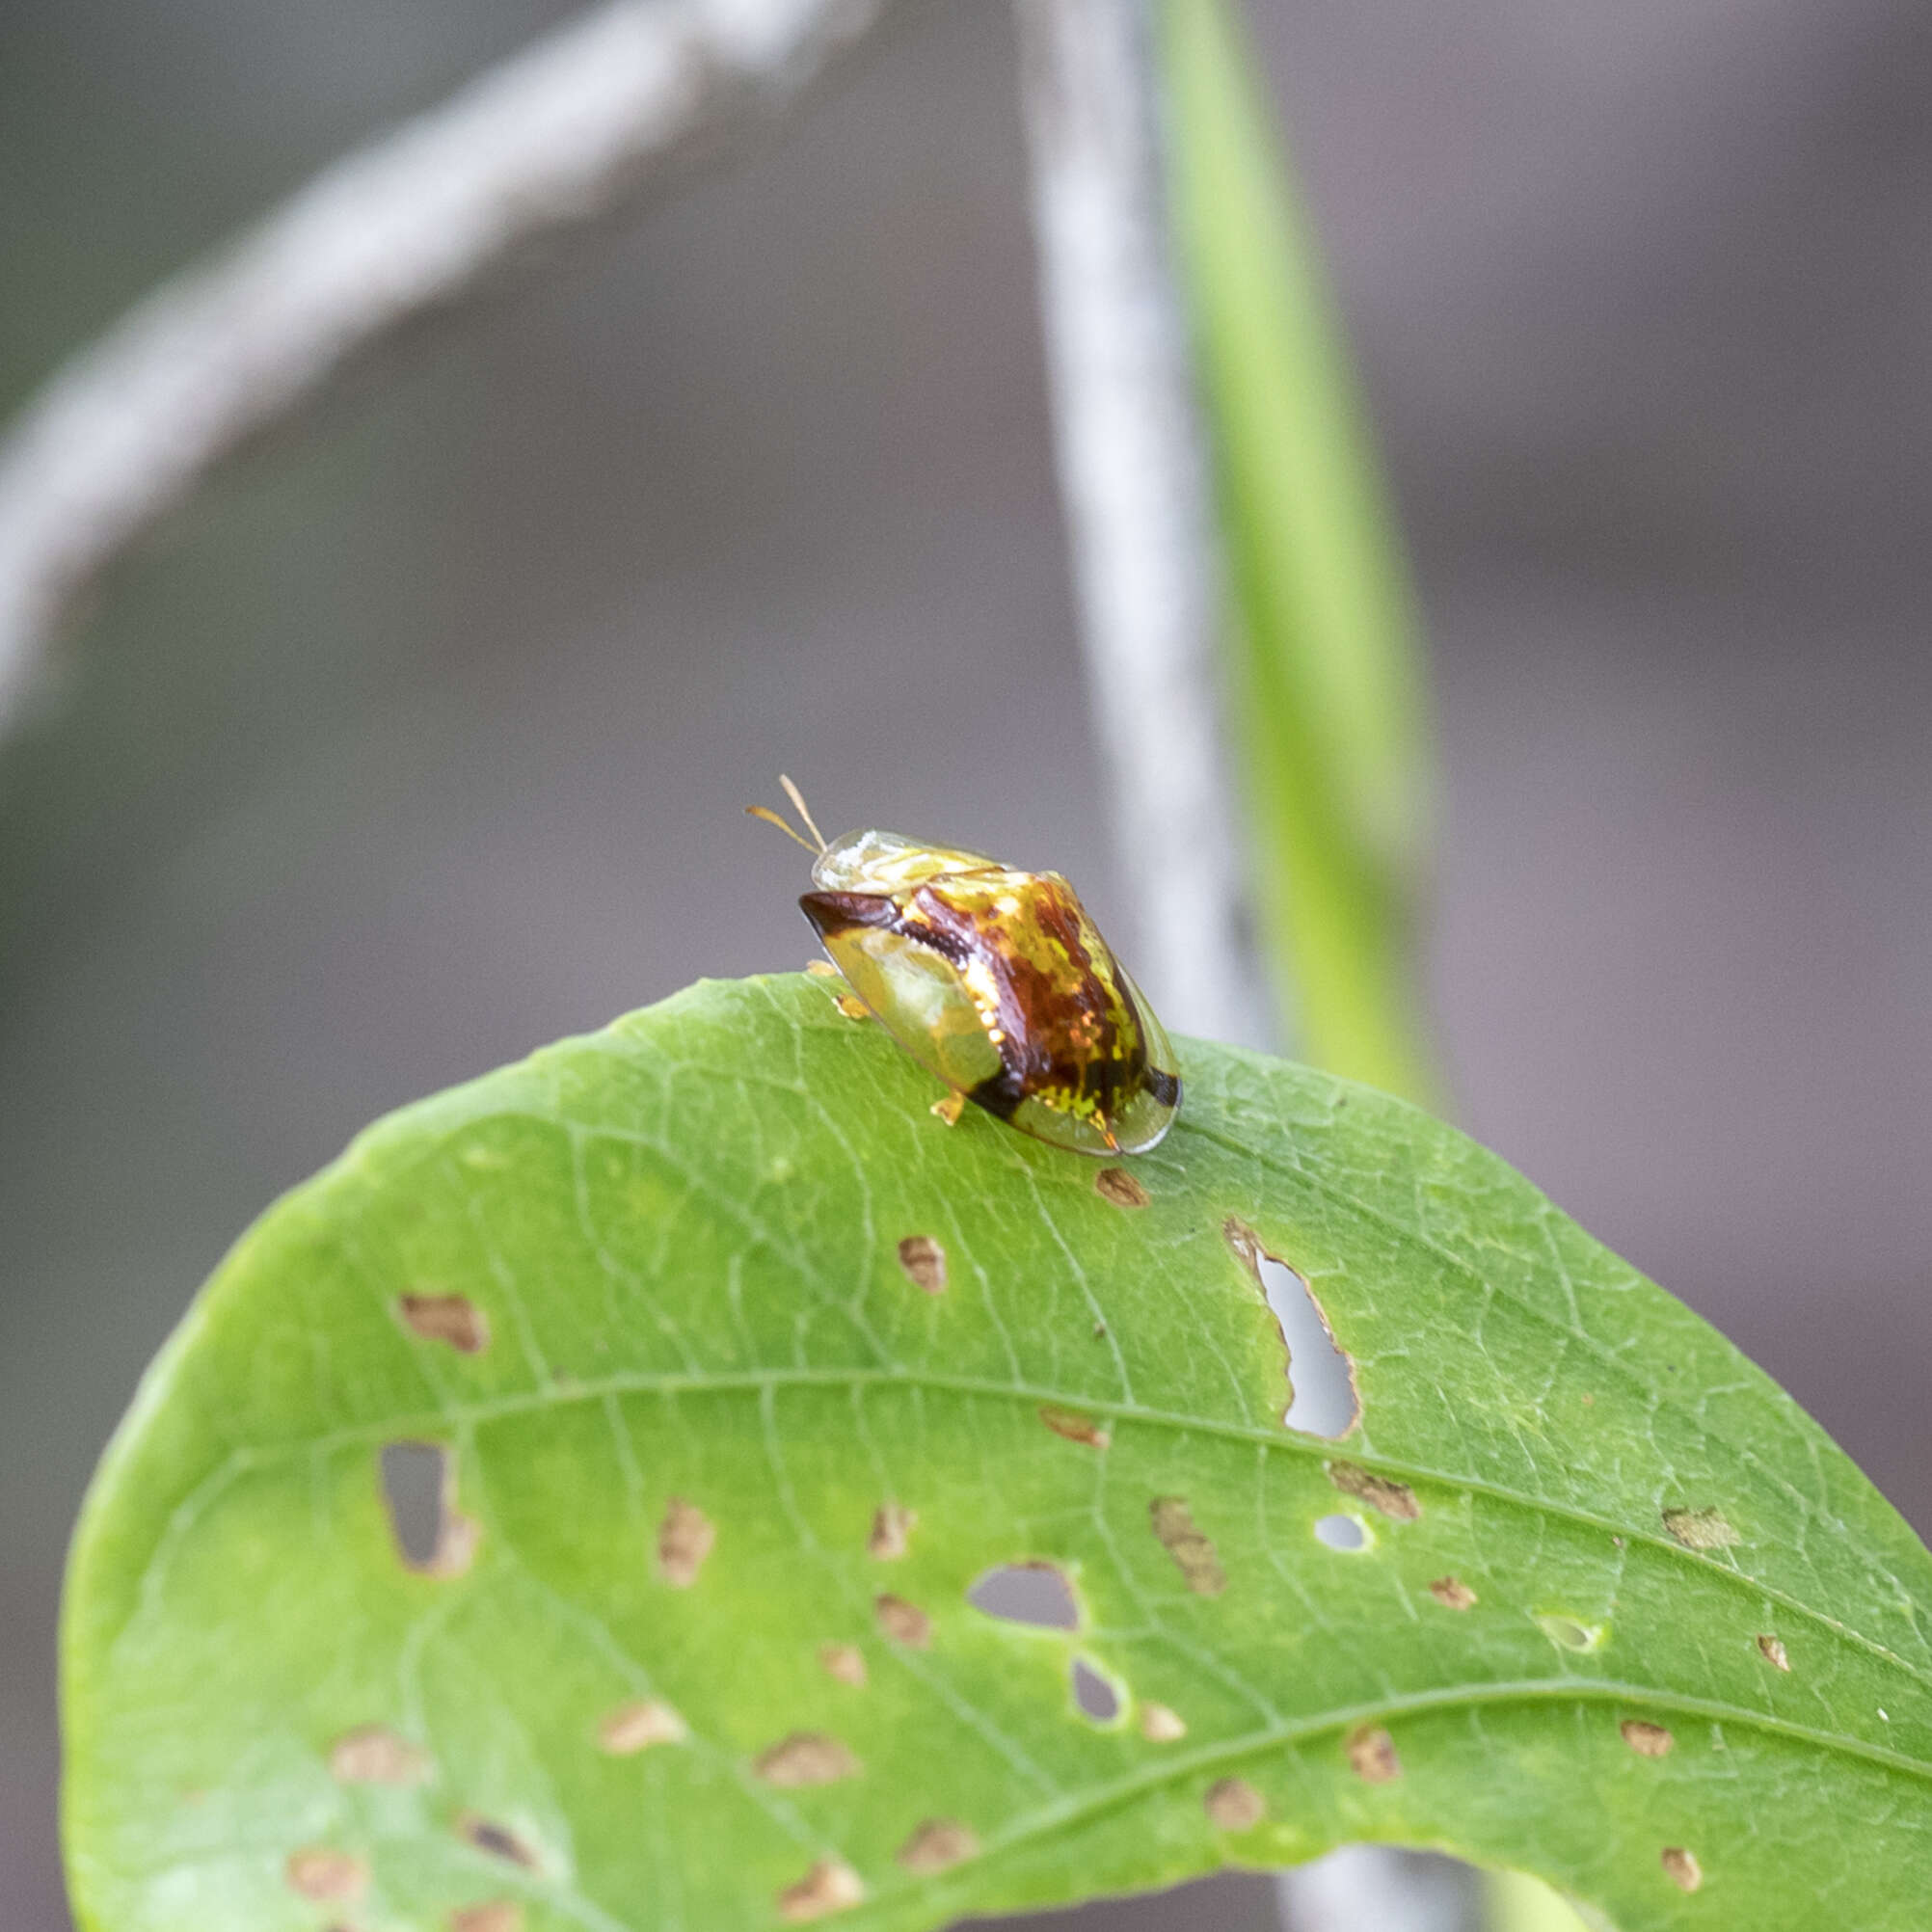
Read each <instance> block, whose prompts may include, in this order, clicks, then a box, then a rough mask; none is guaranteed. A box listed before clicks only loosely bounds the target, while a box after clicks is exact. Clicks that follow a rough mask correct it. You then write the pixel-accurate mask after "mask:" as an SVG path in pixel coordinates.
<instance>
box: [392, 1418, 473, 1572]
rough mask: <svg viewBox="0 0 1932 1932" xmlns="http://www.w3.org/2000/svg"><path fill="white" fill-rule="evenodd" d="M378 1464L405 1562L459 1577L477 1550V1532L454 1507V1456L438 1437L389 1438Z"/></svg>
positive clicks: (396, 1538) (395, 1532) (397, 1541)
mask: <svg viewBox="0 0 1932 1932" xmlns="http://www.w3.org/2000/svg"><path fill="white" fill-rule="evenodd" d="M380 1463H381V1475H382V1488H383V1502H384V1505H385V1507H386V1508H387V1509H388V1510H389V1528H390V1530H391V1532H392V1533H393V1534H394V1537H395V1542H396V1548H397V1549H398V1550H399V1551H400V1552H401V1554H402V1560H403V1562H404V1563H405V1564H407V1565H408V1566H409V1568H410V1569H412V1570H416V1571H419V1572H420V1573H421V1574H422V1575H424V1576H460V1575H461V1574H462V1573H463V1572H464V1571H465V1570H468V1569H469V1568H470V1560H471V1558H473V1557H474V1556H475V1554H476V1540H477V1537H478V1534H479V1531H478V1529H477V1526H476V1524H475V1523H474V1522H472V1521H471V1520H470V1518H469V1517H468V1516H465V1515H464V1514H463V1513H462V1512H461V1511H460V1510H459V1509H458V1508H457V1507H456V1459H455V1458H454V1457H453V1456H452V1455H451V1454H450V1453H449V1451H448V1450H447V1449H446V1448H444V1447H443V1444H442V1443H440V1442H386V1443H384V1444H383V1449H382V1456H381V1458H380Z"/></svg>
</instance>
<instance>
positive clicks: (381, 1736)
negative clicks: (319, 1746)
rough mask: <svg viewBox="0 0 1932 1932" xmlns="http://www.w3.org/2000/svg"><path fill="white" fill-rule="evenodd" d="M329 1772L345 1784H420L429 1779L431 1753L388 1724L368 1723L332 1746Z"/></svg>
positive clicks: (345, 1732)
mask: <svg viewBox="0 0 1932 1932" xmlns="http://www.w3.org/2000/svg"><path fill="white" fill-rule="evenodd" d="M329 1770H330V1773H331V1775H332V1776H333V1777H335V1779H336V1780H337V1781H338V1782H339V1783H341V1784H420V1783H421V1782H422V1780H423V1779H425V1778H427V1777H428V1776H429V1753H428V1752H426V1751H423V1750H420V1749H418V1748H417V1747H416V1745H414V1744H411V1743H410V1742H409V1741H408V1739H406V1738H402V1737H398V1736H397V1735H396V1733H395V1732H394V1731H391V1730H389V1727H388V1726H387V1725H382V1724H365V1725H362V1726H361V1727H360V1728H359V1729H357V1730H355V1731H344V1732H343V1733H342V1734H341V1736H340V1737H338V1738H337V1739H336V1740H335V1743H334V1744H332V1745H331V1746H330V1747H329Z"/></svg>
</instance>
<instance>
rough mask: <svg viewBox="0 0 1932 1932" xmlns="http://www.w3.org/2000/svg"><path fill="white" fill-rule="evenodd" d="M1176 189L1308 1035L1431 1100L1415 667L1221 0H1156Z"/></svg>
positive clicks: (1385, 521)
mask: <svg viewBox="0 0 1932 1932" xmlns="http://www.w3.org/2000/svg"><path fill="white" fill-rule="evenodd" d="M1164 17H1165V47H1166V64H1167V81H1168V91H1169V106H1170V120H1171V144H1170V145H1171V154H1172V171H1173V181H1172V187H1173V205H1174V214H1175V220H1176V224H1177V228H1178V234H1179V241H1180V248H1181V254H1182V258H1183V262H1184V266H1185V278H1186V282H1187V285H1188V290H1189V295H1190V299H1191V302H1192V305H1193V313H1194V332H1195V336H1196V341H1197V346H1198V353H1199V358H1200V367H1201V372H1202V378H1203V384H1204V389H1205V392H1206V396H1207V401H1208V404H1209V409H1210V416H1211V419H1212V427H1213V436H1214V443H1215V452H1216V458H1217V466H1218V472H1219V484H1220V498H1221V523H1222V528H1223V531H1224V535H1225V554H1226V561H1227V576H1228V583H1229V591H1230V595H1229V613H1228V638H1229V645H1230V650H1229V666H1230V678H1229V684H1230V699H1231V702H1230V705H1229V711H1230V714H1231V716H1232V718H1233V720H1234V723H1235V736H1236V738H1237V741H1238V744H1239V746H1240V750H1241V753H1242V765H1243V770H1244V775H1245V778H1246V781H1247V791H1248V802H1249V807H1250V810H1249V834H1250V839H1251V843H1252V848H1253V854H1254V859H1255V878H1256V887H1257V891H1256V898H1257V900H1258V903H1259V907H1260V912H1261V918H1262V925H1263V929H1264V936H1265V939H1266V945H1267V952H1268V954H1269V959H1270V964H1271V968H1272V971H1273V974H1274V978H1275V986H1276V989H1277V992H1278V995H1279V998H1280V1001H1281V1004H1282V1006H1283V1008H1284V1012H1285V1014H1286V1018H1287V1022H1288V1026H1289V1029H1290V1034H1291V1037H1293V1039H1294V1040H1295V1042H1296V1047H1297V1051H1298V1052H1299V1053H1300V1054H1301V1056H1302V1057H1304V1058H1306V1059H1308V1060H1312V1061H1314V1062H1315V1063H1316V1064H1317V1065H1320V1066H1325V1067H1328V1068H1329V1069H1330V1070H1332V1071H1334V1072H1336V1073H1341V1074H1345V1075H1347V1076H1349V1077H1350V1078H1352V1079H1356V1080H1364V1081H1367V1082H1369V1083H1370V1084H1371V1085H1373V1086H1377V1087H1384V1088H1386V1089H1388V1090H1389V1091H1391V1092H1397V1093H1404V1094H1408V1095H1409V1096H1410V1097H1412V1098H1417V1097H1424V1096H1426V1094H1427V1092H1428V1090H1429V1086H1430V1082H1429V1075H1428V1055H1427V1052H1426V1049H1425V1048H1424V1046H1423V1044H1422V1041H1421V1039H1420V1037H1419V1034H1418V1032H1417V1027H1416V1021H1415V1014H1414V991H1413V987H1412V985H1411V983H1410V972H1409V950H1410V925H1411V919H1412V912H1413V907H1412V904H1411V895H1412V874H1413V872H1414V867H1415V859H1416V851H1417V845H1418V844H1419V838H1420V832H1421V809H1422V800H1421V788H1422V784H1423V766H1424V758H1423V752H1422V737H1423V726H1422V717H1421V712H1422V673H1421V666H1420V660H1419V657H1418V654H1417V651H1416V649H1415V645H1414V634H1413V633H1414V620H1413V615H1412V611H1411V607H1410V603H1409V594H1408V588H1407V584H1406V581H1405V577H1404V571H1403V566H1402V563H1401V559H1400V556H1399V554H1398V549H1397V544H1396V539H1395V535H1394V532H1393V528H1392V525H1391V523H1390V519H1389V516H1388V513H1387V509H1386V507H1385V504H1384V502H1383V497H1382V487H1381V483H1380V479H1379V477H1378V475H1377V472H1376V466H1375V462H1374V459H1373V456H1372V454H1371V451H1370V447H1369V440H1368V436H1367V433H1366V430H1365V427H1364V424H1363V420H1362V416H1361V412H1360V409H1359V407H1358V405H1357V400H1356V396H1355V387H1354V384H1353V382H1352V381H1351V378H1350V373H1349V368H1348V362H1347V357H1346V354H1345V352H1344V350H1343V347H1342V344H1341V339H1340V335H1339V332H1338V330H1337V328H1336V326H1335V323H1334V319H1333V316H1332V314H1331V311H1330V305H1329V301H1328V291H1327V289H1326V287H1325V285H1324V282H1323V279H1322V275H1321V271H1320V268H1319V265H1318V263H1317V259H1316V251H1315V247H1314V243H1313V240H1312V238H1311V237H1310V236H1309V234H1308V232H1307V230H1306V228H1305V226H1304V224H1303V222H1302V220H1301V214H1300V211H1299V209H1298V208H1297V207H1296V205H1295V200H1294V195H1293V191H1292V189H1291V188H1290V186H1289V185H1288V181H1287V176H1286V172H1285V170H1284V168H1283V166H1282V163H1281V161H1280V158H1279V156H1278V154H1277V153H1276V150H1275V142H1274V140H1273V137H1272V134H1271V130H1270V128H1269V126H1268V121H1267V108H1266V102H1265V97H1264V95H1263V94H1262V92H1261V90H1260V89H1259V87H1258V85H1257V84H1256V79H1255V75H1254V64H1253V58H1252V56H1251V54H1250V53H1248V51H1247V50H1246V49H1245V48H1244V47H1243V46H1242V45H1241V43H1240V40H1239V38H1238V32H1237V29H1236V26H1235V23H1234V21H1233V20H1232V18H1231V17H1230V15H1229V13H1228V12H1227V10H1226V8H1225V7H1224V5H1223V4H1221V0H1168V4H1167V7H1166V9H1165V15H1164Z"/></svg>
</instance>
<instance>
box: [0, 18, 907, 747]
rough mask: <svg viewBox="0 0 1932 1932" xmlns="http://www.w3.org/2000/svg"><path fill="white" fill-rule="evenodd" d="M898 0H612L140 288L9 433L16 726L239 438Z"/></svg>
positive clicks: (6, 670)
mask: <svg viewBox="0 0 1932 1932" xmlns="http://www.w3.org/2000/svg"><path fill="white" fill-rule="evenodd" d="M889 4H890V0H659V4H647V0H615V4H609V5H605V6H602V7H598V8H595V9H593V10H592V11H590V12H588V13H584V14H582V15H580V16H578V17H577V19H575V20H573V21H571V22H569V23H567V24H566V25H565V26H563V27H561V28H559V29H558V30H557V31H555V32H554V33H551V34H550V35H548V36H546V37H545V38H543V39H541V40H537V41H535V42H533V43H532V44H531V45H529V46H528V47H525V48H524V49H523V50H522V51H521V52H519V53H517V54H515V55H513V56H511V57H510V58H509V59H508V60H506V61H504V62H503V63H501V65H499V66H498V67H495V68H493V69H491V70H490V71H488V72H486V73H485V74H483V75H482V76H481V77H480V78H478V79H477V80H475V81H473V82H471V83H470V85H469V86H468V87H466V88H465V89H464V90H463V91H462V92H460V93H459V94H455V95H454V96H453V97H452V98H451V99H449V100H448V101H446V102H444V103H443V105H442V106H440V107H437V108H435V109H432V110H431V111H430V112H429V113H427V114H425V115H422V116H421V117H420V118H418V119H417V120H416V121H410V122H408V123H406V124H405V125H404V126H402V127H400V128H398V129H397V130H396V131H395V132H393V133H391V134H389V135H388V136H386V137H384V138H383V139H381V140H379V141H377V142H375V143H373V144H372V145H370V146H369V147H367V148H362V149H361V150H360V151H358V152H355V153H352V154H350V155H349V156H348V157H347V158H346V159H344V160H342V161H340V162H337V163H336V164H335V166H334V167H332V168H330V169H329V170H327V171H326V172H325V173H324V174H321V175H319V176H317V178H316V179H315V180H313V181H312V182H310V183H309V186H308V187H306V188H304V189H303V190H302V191H301V192H300V193H298V194H297V195H296V196H295V197H294V198H293V199H292V200H291V201H288V202H286V203H285V204H284V205H283V206H282V207H281V208H279V209H278V210H276V212H275V213H273V214H272V215H270V216H269V217H268V218H267V220H266V221H264V222H263V223H261V224H260V226H258V227H257V228H255V229H254V230H253V231H252V232H250V233H248V234H245V235H244V236H243V237H242V238H241V239H240V240H239V241H237V242H236V243H234V244H233V245H232V246H231V247H230V248H229V249H228V251H227V252H226V253H225V254H223V255H220V256H218V257H217V258H216V259H214V260H212V261H210V262H207V263H204V264H202V265H201V266H199V267H196V268H193V269H190V270H189V271H187V272H186V273H185V274H184V275H182V276H180V277H179V278H178V279H176V280H175V281H174V282H169V283H167V284H165V285H164V286H163V287H161V288H160V289H159V290H157V291H156V292H155V293H154V294H152V295H150V296H148V298H146V299H145V300H144V301H143V302H141V303H140V304H138V305H137V306H136V307H135V308H134V309H132V310H130V311H129V313H128V314H127V315H126V316H124V317H123V318H122V319H121V322H119V323H118V324H117V325H116V326H115V327H114V328H113V329H112V330H110V331H109V332H108V334H107V335H104V336H102V337H101V338H100V339H99V340H98V341H97V342H95V343H94V345H93V346H92V347H90V348H88V349H85V350H83V351H82V352H81V353H80V354H79V355H77V356H76V357H74V358H73V360H72V361H70V362H68V363H67V366H66V367H65V368H63V369H62V370H60V371H59V372H58V373H57V374H56V376H55V377H54V379H53V380H52V381H51V382H50V383H49V384H48V386H47V387H46V389H44V390H43V391H42V392H41V394H40V397H39V398H38V399H37V400H36V401H34V402H32V403H31V404H30V405H29V406H28V408H27V410H26V411H25V413H24V414H23V415H22V416H21V417H20V418H19V419H18V421H17V422H16V423H15V424H14V426H13V430H12V431H11V433H10V434H9V436H8V437H7V439H6V441H5V443H0V729H4V727H5V726H6V724H7V722H8V720H9V719H10V717H11V716H12V715H13V712H14V711H15V710H16V708H17V707H18V705H19V703H20V701H21V700H22V698H23V697H24V695H25V694H26V692H27V689H28V687H29V685H30V684H31V683H32V681H33V678H34V675H35V673H36V671H37V669H38V668H39V665H40V657H41V655H42V653H43V652H44V650H45V647H46V645H47V643H48V641H49V639H50V638H51V637H52V636H53V635H54V633H55V632H56V631H58V630H59V628H60V626H61V624H62V622H63V620H64V619H65V618H66V617H67V614H68V613H69V612H70V611H71V610H72V608H73V607H74V605H75V604H76V603H77V602H78V601H79V600H80V599H81V597H82V596H83V594H84V593H85V592H86V590H87V589H88V587H89V586H90V585H91V584H92V583H93V582H94V579H95V578H96V577H98V576H99V575H100V574H101V572H102V571H104V570H105V569H106V568H107V567H108V566H109V565H110V564H111V563H113V562H114V561H115V559H116V558H117V557H119V556H120V555H121V553H122V552H123V551H125V550H127V549H128V548H129V547H130V546H132V545H133V544H134V543H135V542H136V541H137V540H138V539H139V538H140V537H142V536H143V535H144V534H145V533H146V532H147V531H148V530H149V529H150V528H151V527H152V526H153V525H154V524H155V523H157V522H159V521H160V519H161V518H162V517H164V516H165V515H166V514H167V513H168V512H169V511H171V510H172V509H174V507H175V506H176V505H177V504H179V503H181V502H182V501H183V500H185V499H186V498H187V497H188V496H190V495H191V494H192V493H193V492H194V490H195V489H196V488H197V487H198V486H199V485H200V484H201V482H203V481H204V480H205V479H206V477H207V476H208V475H209V474H210V472H211V471H213V470H215V469H216V468H217V467H218V466H219V465H220V464H221V463H222V462H223V461H224V460H225V459H226V458H228V456H230V455H232V454H233V453H234V452H235V451H236V450H237V449H239V448H241V447H243V446H244V445H245V444H246V443H249V442H250V441H251V440H252V439H253V438H255V436H256V435H258V434H259V433H260V432H262V431H263V430H266V429H268V428H270V427H271V426H273V425H275V424H278V423H282V422H285V421H287V420H288V419H289V418H291V417H293V416H297V415H298V414H300V413H301V412H302V411H303V410H305V409H306V408H308V407H309V405H310V404H311V403H312V402H313V401H314V400H315V398H316V397H317V395H318V393H320V392H321V391H322V390H323V389H326V388H327V386H328V385H329V384H330V383H331V382H332V381H333V380H334V378H335V377H336V376H337V375H338V374H339V373H340V372H341V371H342V370H343V369H344V368H345V367H346V366H347V365H349V364H351V363H353V362H357V361H358V360H360V359H361V358H362V357H363V356H365V355H367V354H368V353H369V352H370V351H371V350H372V349H374V348H376V347H377V346H378V345H380V344H381V343H383V342H384V341H386V340H387V339H389V337H391V336H393V335H396V334H397V333H398V332H399V331H400V330H402V329H403V328H404V327H405V325H407V324H409V323H411V322H414V321H416V319H417V318H418V317H420V316H422V315H424V314H425V313H426V312H428V311H431V310H434V309H446V308H448V307H450V306H451V305H453V304H456V303H459V302H461V301H463V300H465V299H466V298H468V297H470V295H472V294H473V293H474V292H475V291H476V290H477V288H478V287H479V286H480V285H481V284H483V283H484V282H487V281H488V280H489V279H490V277H491V276H492V274H493V273H494V272H495V271H496V270H498V269H500V268H501V267H502V266H503V265H504V264H505V263H506V262H507V261H509V260H511V259H513V258H514V257H515V256H517V255H519V254H520V253H521V252H522V251H523V249H524V248H525V247H526V246H527V245H528V244H530V243H531V242H532V241H534V240H536V239H538V238H539V237H543V236H547V235H551V234H556V233H560V232H563V231H566V230H570V229H575V228H583V227H585V226H586V225H588V224H590V223H592V222H595V221H597V220H599V219H600V218H602V217H605V216H607V215H609V214H611V213H612V212H613V211H615V210H616V209H618V208H619V207H621V206H622V205H623V204H624V203H625V202H626V201H628V200H629V199H630V198H631V196H633V195H634V194H635V193H636V192H637V191H638V190H639V189H640V188H641V187H642V186H643V185H644V184H646V183H647V182H649V181H651V180H653V179H654V178H656V177H657V175H659V174H661V173H662V172H663V171H664V170H665V169H666V168H667V167H668V166H669V165H671V164H673V163H675V162H677V161H680V160H682V159H684V157H685V156H686V155H688V154H689V153H690V152H691V151H692V150H693V149H694V148H700V147H704V146H709V145H710V143H711V142H712V141H713V140H715V139H717V138H719V137H720V136H722V135H724V134H726V133H728V132H730V131H732V130H734V129H736V128H737V127H738V126H739V125H740V124H741V123H743V122H745V121H749V120H751V119H753V118H754V117H756V116H757V115H759V114H761V113H771V112H773V111H775V110H777V109H779V108H782V107H784V106H786V105H788V104H789V103H790V102H791V101H792V99H793V98H794V97H795V96H796V95H797V94H798V93H799V92H800V90H801V89H802V88H803V87H804V86H805V85H806V84H807V83H808V82H809V81H811V80H812V79H813V78H814V76H815V75H817V74H818V72H819V71H820V69H822V68H823V67H825V65H826V64H827V63H828V62H829V61H830V60H831V59H832V58H833V57H835V56H836V55H838V54H839V53H841V52H843V51H844V50H845V48H847V47H848V46H850V45H851V44H852V43H853V42H854V41H856V40H859V39H860V38H861V37H862V36H863V35H864V34H865V33H866V32H867V31H868V30H869V29H870V28H872V26H873V25H874V23H875V22H876V21H877V19H878V18H879V16H880V15H881V14H882V13H884V12H885V11H886V10H887V7H888V5H889Z"/></svg>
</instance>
